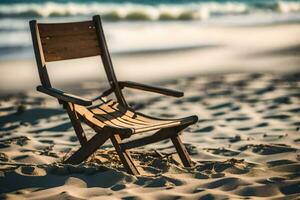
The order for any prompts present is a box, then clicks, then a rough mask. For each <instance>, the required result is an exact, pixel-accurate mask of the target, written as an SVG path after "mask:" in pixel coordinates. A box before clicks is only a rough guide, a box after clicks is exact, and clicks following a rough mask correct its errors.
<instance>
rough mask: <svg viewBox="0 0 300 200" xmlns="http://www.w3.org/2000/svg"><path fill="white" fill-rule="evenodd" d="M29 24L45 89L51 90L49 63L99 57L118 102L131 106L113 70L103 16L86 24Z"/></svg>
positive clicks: (94, 18) (33, 22) (34, 21)
mask: <svg viewBox="0 0 300 200" xmlns="http://www.w3.org/2000/svg"><path fill="white" fill-rule="evenodd" d="M29 24H30V30H31V36H32V41H33V47H34V53H35V58H36V62H37V67H38V71H39V76H40V80H41V84H42V85H43V86H44V87H51V82H50V79H49V75H48V72H47V66H46V63H47V62H52V61H61V60H67V59H74V58H84V57H90V56H97V55H99V56H101V60H102V63H103V66H104V69H105V72H106V76H107V78H108V81H109V84H110V86H111V87H112V88H113V89H114V91H115V95H116V98H117V100H118V101H119V102H120V103H121V104H122V105H124V106H127V104H126V101H125V99H124V97H123V94H122V91H121V89H120V87H119V85H118V81H117V78H116V75H115V72H114V69H113V65H112V62H111V58H110V54H109V51H108V48H107V44H106V40H105V36H104V32H103V28H102V23H101V18H100V16H99V15H96V16H94V17H93V20H91V21H85V22H72V23H54V24H53V23H52V24H45V23H37V21H36V20H32V21H30V22H29Z"/></svg>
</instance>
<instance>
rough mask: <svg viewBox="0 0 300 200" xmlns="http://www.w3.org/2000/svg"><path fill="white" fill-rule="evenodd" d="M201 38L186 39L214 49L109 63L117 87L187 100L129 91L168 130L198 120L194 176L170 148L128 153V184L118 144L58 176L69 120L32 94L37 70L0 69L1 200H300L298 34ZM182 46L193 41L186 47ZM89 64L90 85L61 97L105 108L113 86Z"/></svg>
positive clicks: (241, 31) (292, 29)
mask: <svg viewBox="0 0 300 200" xmlns="http://www.w3.org/2000/svg"><path fill="white" fill-rule="evenodd" d="M171 28H172V27H170V29H169V31H175V30H172V29H171ZM173 28H174V29H176V27H173ZM181 30H182V29H181ZM197 31H198V32H196V33H195V32H192V33H191V30H190V31H187V32H186V33H185V34H188V33H190V34H191V36H193V40H194V39H195V37H197V36H199V38H198V40H199V41H200V40H203V39H204V38H207V40H206V42H207V45H208V46H206V47H209V48H203V46H202V47H201V48H200V46H199V48H192V47H191V48H190V49H185V50H184V51H173V50H172V51H170V50H165V51H161V52H160V53H155V52H154V53H153V52H144V53H141V54H138V53H136V54H134V53H133V54H129V55H122V54H120V55H119V54H115V55H114V56H113V59H114V61H115V62H114V63H115V66H116V71H117V74H118V75H119V77H120V80H133V81H139V82H152V83H154V84H156V85H160V86H164V87H167V88H173V89H177V90H182V91H184V92H185V96H184V97H183V98H172V97H165V96H161V95H156V94H149V93H146V92H138V91H135V90H125V96H126V97H127V99H128V102H129V104H130V105H131V106H132V107H133V108H135V109H137V110H138V111H140V112H143V113H146V114H149V115H152V116H157V117H161V118H177V117H184V116H188V115H194V114H195V115H198V117H199V121H198V123H197V124H195V125H193V126H191V127H189V128H187V129H186V130H184V131H183V133H182V140H183V141H184V144H185V146H186V147H187V149H188V152H189V154H190V155H191V157H192V159H193V161H194V162H195V167H192V168H184V167H182V166H181V163H180V160H179V159H178V156H177V155H176V154H175V153H174V152H175V149H174V148H172V143H171V142H170V141H169V140H164V141H161V142H158V143H155V144H152V145H148V146H145V147H142V148H138V149H135V150H133V151H132V154H133V158H134V159H135V161H136V162H137V164H138V166H139V169H140V170H141V171H142V172H143V174H142V175H140V176H136V177H135V176H132V175H129V174H127V173H125V172H124V170H123V168H122V165H121V163H120V161H119V160H118V157H117V156H116V152H115V151H114V149H113V148H112V145H111V143H110V142H108V143H106V144H105V145H104V146H103V147H101V149H99V150H98V151H97V152H96V153H95V154H94V155H93V156H91V157H90V158H89V159H88V160H87V161H86V162H85V163H82V164H80V165H78V166H75V165H64V164H62V161H63V160H64V159H66V158H67V156H69V155H70V153H71V152H72V151H74V150H76V149H77V148H78V147H79V142H78V140H77V139H76V135H75V133H74V131H73V129H72V127H71V124H70V122H69V119H68V117H67V115H66V113H65V111H64V110H63V109H61V107H60V106H59V105H58V103H57V100H55V99H53V98H50V97H47V96H45V95H42V94H39V93H37V92H35V91H33V90H32V89H31V90H30V88H31V87H32V88H33V87H34V86H36V85H37V84H38V79H37V72H35V71H34V70H35V68H34V67H35V66H34V62H33V61H29V60H21V61H19V60H17V61H1V68H0V71H1V74H6V75H7V76H3V77H2V79H1V81H2V82H1V95H2V97H1V101H0V107H1V108H0V199H146V200H150V199H299V194H300V178H299V172H300V150H299V149H300V132H299V129H300V115H299V112H300V96H299V93H300V73H299V69H300V68H299V67H300V64H299V63H300V62H299V42H300V41H299V40H300V38H298V36H299V31H300V27H299V25H295V24H287V25H272V26H268V27H236V28H235V27H230V28H228V27H213V28H212V27H203V29H199V30H198V29H197ZM177 35H180V34H179V33H178V32H177ZM132 37H134V36H132ZM153 37H154V36H153ZM183 37H184V38H189V36H188V35H184V36H178V40H179V39H182V38H183ZM186 42H188V41H186ZM93 62H95V60H89V61H88V62H87V63H89V64H92V63H93ZM82 63H84V62H81V63H80V62H76V63H75V65H76V66H79V65H81V64H82ZM87 63H85V64H84V69H86V70H91V71H90V72H89V74H87V75H85V76H80V73H77V74H76V73H75V74H73V75H74V76H73V78H74V79H72V78H69V79H68V78H67V79H63V78H62V75H61V77H58V78H57V80H56V81H57V85H58V86H60V87H61V88H67V89H68V90H70V91H74V93H77V94H81V95H82V96H84V97H87V98H91V97H95V96H97V95H98V94H99V90H103V89H104V88H105V87H106V86H105V85H106V83H105V82H103V81H96V80H97V79H99V80H102V77H103V75H101V73H99V76H98V75H96V74H94V70H97V69H98V68H99V67H97V66H96V67H88V66H87ZM127 66H128V68H126V67H127ZM153 66H159V67H157V68H154V67H153ZM180 66H181V67H180ZM22 67H24V68H22ZM68 69H71V65H70V64H67V65H66V66H65V68H61V67H60V68H59V67H57V68H56V69H55V70H53V73H57V74H59V73H62V72H63V71H64V70H68ZM77 69H79V70H80V67H78V68H77ZM12 71H15V72H16V73H17V74H18V73H19V74H23V76H22V77H21V76H19V78H16V77H18V75H15V76H10V75H12V73H11V72H12ZM133 71H134V73H133ZM74 80H76V81H74ZM79 80H80V81H79ZM23 82H24V83H23ZM75 83H76V84H75ZM74 84H75V86H74ZM33 85H34V86H33ZM70 85H73V86H72V87H71V86H70ZM16 92H18V93H17V94H16ZM85 128H86V134H87V136H88V137H91V136H92V135H93V134H94V132H93V131H92V130H91V129H90V128H88V127H86V126H85Z"/></svg>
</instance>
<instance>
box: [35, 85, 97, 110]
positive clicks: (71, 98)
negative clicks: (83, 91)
mask: <svg viewBox="0 0 300 200" xmlns="http://www.w3.org/2000/svg"><path fill="white" fill-rule="evenodd" d="M36 89H37V91H39V92H42V93H45V94H48V95H50V96H52V97H55V98H57V99H59V100H61V101H66V102H72V103H74V104H78V105H82V106H90V105H92V101H91V100H89V99H85V98H82V97H79V96H76V95H73V94H68V93H65V92H63V91H61V90H58V89H55V88H45V87H43V86H41V85H39V86H37V88H36Z"/></svg>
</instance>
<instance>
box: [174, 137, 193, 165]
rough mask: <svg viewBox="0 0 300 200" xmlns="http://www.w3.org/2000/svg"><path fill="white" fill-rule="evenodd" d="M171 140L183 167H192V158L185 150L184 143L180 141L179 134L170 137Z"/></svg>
mask: <svg viewBox="0 0 300 200" xmlns="http://www.w3.org/2000/svg"><path fill="white" fill-rule="evenodd" d="M171 140H172V142H173V144H174V146H175V148H176V151H177V153H178V155H179V157H180V159H181V162H182V164H183V165H184V166H185V167H192V166H193V163H192V160H191V158H190V155H189V153H188V152H187V150H186V148H185V146H184V144H183V143H182V141H181V139H180V137H179V135H176V136H174V137H171Z"/></svg>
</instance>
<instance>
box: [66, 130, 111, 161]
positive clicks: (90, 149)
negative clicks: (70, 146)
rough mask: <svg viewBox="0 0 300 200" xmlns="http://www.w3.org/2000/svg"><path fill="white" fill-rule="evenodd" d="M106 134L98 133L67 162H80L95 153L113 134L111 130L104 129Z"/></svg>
mask: <svg viewBox="0 0 300 200" xmlns="http://www.w3.org/2000/svg"><path fill="white" fill-rule="evenodd" d="M104 132H105V134H100V133H97V134H95V135H94V136H93V137H92V138H91V139H90V140H89V141H87V142H86V143H85V144H84V145H83V146H81V147H80V148H79V149H78V150H77V151H76V152H75V153H74V154H73V155H71V156H70V157H69V158H68V159H67V160H66V161H65V163H69V164H80V163H81V162H83V161H85V160H86V159H87V158H88V157H89V156H90V155H91V154H93V153H94V152H95V151H96V150H97V149H98V148H99V147H100V146H101V145H103V144H104V143H105V142H106V141H107V140H108V139H109V137H110V136H111V134H112V133H111V130H109V129H106V130H104Z"/></svg>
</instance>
